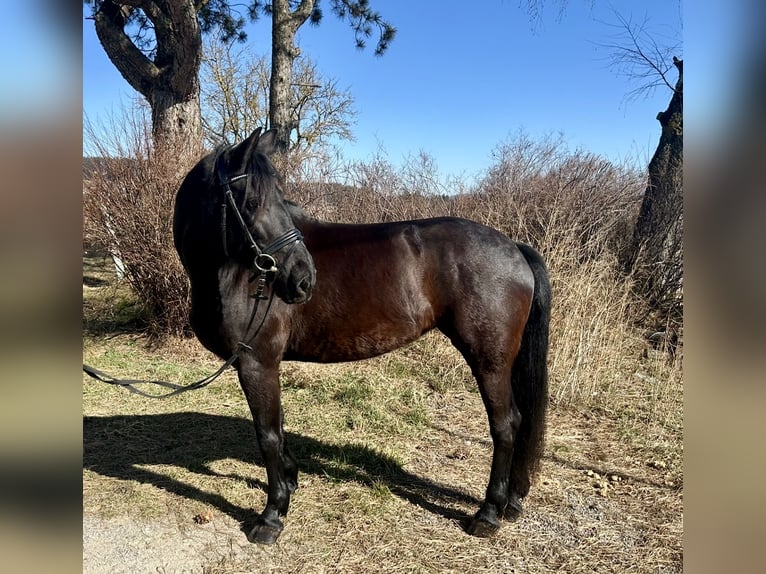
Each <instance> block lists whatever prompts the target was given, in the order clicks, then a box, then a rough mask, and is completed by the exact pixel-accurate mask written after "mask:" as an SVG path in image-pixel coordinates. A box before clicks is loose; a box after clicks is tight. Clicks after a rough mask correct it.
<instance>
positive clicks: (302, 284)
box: [298, 279, 311, 293]
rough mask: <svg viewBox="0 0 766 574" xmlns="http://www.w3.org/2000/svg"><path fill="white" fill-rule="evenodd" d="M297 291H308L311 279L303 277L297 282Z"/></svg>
mask: <svg viewBox="0 0 766 574" xmlns="http://www.w3.org/2000/svg"><path fill="white" fill-rule="evenodd" d="M298 291H300V292H301V293H308V292H309V291H311V281H309V280H308V279H303V280H302V281H301V282H300V283H298Z"/></svg>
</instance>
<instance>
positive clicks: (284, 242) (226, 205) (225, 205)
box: [82, 149, 303, 399]
mask: <svg viewBox="0 0 766 574" xmlns="http://www.w3.org/2000/svg"><path fill="white" fill-rule="evenodd" d="M223 151H224V150H223V149H220V150H219V151H218V152H217V153H216V156H215V169H216V175H217V176H218V179H219V181H220V182H221V187H222V188H223V193H224V199H223V201H222V202H221V233H222V242H223V251H224V254H225V255H226V257H228V256H229V253H228V248H227V243H228V242H227V235H226V213H227V211H228V210H229V209H231V210H232V211H233V212H234V215H235V216H236V218H237V222H238V223H239V225H240V228H241V229H242V231H243V232H244V234H245V238H246V239H247V241H248V247H249V248H250V249H251V250H252V251H253V253H254V254H255V257H254V258H253V269H252V271H253V277H252V278H251V279H250V282H252V281H254V280H256V279H257V280H258V285H257V286H256V292H255V295H253V296H252V297H253V298H254V299H255V305H253V312H252V313H251V314H250V320H249V321H248V323H247V328H246V329H245V335H247V333H248V332H249V331H250V328H251V327H252V326H253V322H254V321H255V316H256V314H257V313H258V307H259V306H260V302H261V301H265V300H268V304H267V306H266V312H265V313H264V314H263V318H262V319H261V322H260V324H259V325H258V328H257V329H256V330H255V332H254V333H253V334H252V335H251V336H250V337H245V339H246V342H243V341H239V342H238V343H237V349H236V350H235V351H234V353H233V354H232V355H231V357H229V358H228V359H227V360H226V362H224V364H223V365H221V366H220V367H219V368H218V370H217V371H215V372H214V373H212V374H210V375H208V376H206V377H204V378H202V379H200V380H198V381H195V382H193V383H189V384H188V385H179V384H176V383H171V382H168V381H152V380H141V379H119V378H117V377H113V376H112V375H109V374H107V373H105V372H103V371H100V370H98V369H96V368H94V367H91V366H90V365H86V364H85V363H83V365H82V370H83V372H84V373H85V374H87V375H88V376H90V377H92V378H94V379H96V380H98V381H101V382H103V383H107V384H109V385H117V386H120V387H124V388H126V389H128V390H129V391H130V392H131V393H135V394H138V395H141V396H144V397H148V398H152V399H165V398H168V397H172V396H173V395H178V394H180V393H184V392H186V391H193V390H195V389H201V388H202V387H206V386H207V385H209V384H210V383H212V382H213V381H215V380H216V379H217V378H218V377H220V376H221V375H222V374H223V372H224V371H225V370H226V369H228V368H229V367H231V366H232V365H233V364H234V362H235V361H236V360H237V359H238V358H239V356H240V354H242V352H244V351H252V350H253V348H252V347H251V346H250V343H252V341H253V340H254V339H255V337H256V336H258V333H260V331H261V328H262V327H263V324H264V323H265V322H266V317H267V316H268V314H269V311H270V310H271V304H272V302H273V301H274V289H273V288H272V289H271V293H270V294H269V295H268V296H265V295H264V294H263V292H264V290H265V288H266V284H267V283H268V282H269V281H270V280H273V279H274V278H275V277H276V273H277V271H279V268H278V267H277V260H276V259H275V257H274V255H276V254H277V253H278V252H279V251H281V250H282V249H284V248H285V247H287V246H288V245H290V246H291V248H290V251H288V253H287V256H289V255H290V253H292V250H293V249H294V248H295V246H296V245H297V244H298V242H300V241H303V235H302V234H301V232H300V231H299V230H298V229H296V228H293V229H290V230H288V231H286V232H285V233H283V234H282V235H280V236H279V237H277V238H276V239H274V240H272V241H271V242H270V243H268V244H267V245H266V247H264V248H263V249H261V248H260V247H259V246H258V244H257V243H256V242H255V239H254V238H253V234H252V233H251V232H250V229H249V228H248V226H247V223H246V222H245V219H244V217H242V212H241V211H240V210H239V208H238V207H237V203H236V201H234V194H233V193H232V190H231V185H230V184H231V182H233V181H237V180H239V179H243V178H247V177H248V176H249V174H247V173H244V174H241V175H237V176H234V177H232V178H227V177H226V174H225V172H224V170H223V166H222V165H221V164H222V163H223V162H222V161H221V154H222V152H223ZM285 258H287V257H285ZM139 384H150V385H157V386H160V387H164V388H166V389H171V391H170V392H169V393H165V394H161V395H155V394H152V393H147V392H146V391H143V390H141V389H139V388H138V387H137V386H136V385H139Z"/></svg>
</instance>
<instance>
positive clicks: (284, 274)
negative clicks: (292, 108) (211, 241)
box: [213, 128, 316, 303]
mask: <svg viewBox="0 0 766 574" xmlns="http://www.w3.org/2000/svg"><path fill="white" fill-rule="evenodd" d="M275 133H276V132H275V131H273V130H269V131H267V132H265V133H264V134H262V135H261V130H260V128H259V129H257V130H255V131H254V132H253V133H252V135H251V136H250V137H249V138H247V139H246V140H244V141H243V142H241V143H239V144H237V145H235V146H232V147H230V148H226V149H222V150H219V152H218V153H216V154H215V156H214V158H215V159H214V165H213V169H214V170H215V179H216V182H217V184H218V185H219V186H220V189H221V201H222V204H221V205H222V225H223V226H224V233H223V242H224V250H225V251H227V252H228V253H230V254H231V256H232V257H234V258H236V259H238V260H240V261H242V262H243V264H245V265H254V266H255V269H256V270H259V269H263V270H264V271H266V270H269V271H271V272H275V273H276V277H275V279H274V289H275V292H276V294H277V295H279V296H280V297H281V298H282V299H283V300H284V301H285V302H287V303H304V302H306V301H308V300H309V299H310V298H311V292H312V290H313V288H314V285H315V284H316V269H315V267H314V261H313V259H312V258H311V255H310V254H309V252H308V249H307V248H306V246H305V245H304V243H303V241H302V235H301V233H300V231H298V230H297V229H296V228H295V224H294V223H293V220H292V218H291V216H290V213H289V211H288V209H287V206H286V205H285V198H284V194H283V191H282V180H281V178H280V177H279V175H278V174H277V172H276V170H275V169H274V166H273V165H272V163H271V161H270V160H269V156H270V155H271V154H272V153H273V152H274V149H275V147H274V139H275Z"/></svg>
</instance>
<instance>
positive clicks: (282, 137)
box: [269, 0, 314, 152]
mask: <svg viewBox="0 0 766 574" xmlns="http://www.w3.org/2000/svg"><path fill="white" fill-rule="evenodd" d="M313 9H314V0H302V1H301V3H300V5H298V7H297V8H296V9H295V11H293V12H291V11H290V2H289V0H273V2H272V9H271V10H272V11H271V27H272V31H271V87H270V89H269V123H270V124H271V125H270V126H269V127H271V129H274V130H276V131H277V139H276V146H277V150H278V151H281V152H286V151H287V150H288V149H289V148H290V134H291V133H292V131H293V129H295V125H294V121H293V117H292V111H291V106H290V89H291V87H290V85H291V83H292V79H293V62H294V61H295V59H296V58H297V57H298V56H299V55H300V53H301V52H300V49H299V48H298V47H297V46H296V45H295V34H296V32H297V31H298V28H300V27H301V25H302V24H303V23H304V22H305V21H306V20H307V19H308V17H309V16H310V15H311V12H312V10H313Z"/></svg>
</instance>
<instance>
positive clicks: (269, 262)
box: [215, 150, 303, 278]
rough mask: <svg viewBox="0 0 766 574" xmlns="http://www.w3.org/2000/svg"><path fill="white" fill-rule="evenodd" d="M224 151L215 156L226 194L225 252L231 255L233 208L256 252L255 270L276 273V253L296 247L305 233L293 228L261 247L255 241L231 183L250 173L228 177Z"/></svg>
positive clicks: (223, 208) (223, 212) (223, 215)
mask: <svg viewBox="0 0 766 574" xmlns="http://www.w3.org/2000/svg"><path fill="white" fill-rule="evenodd" d="M223 151H224V150H219V151H218V153H217V155H216V157H215V170H216V175H217V176H218V180H219V181H220V182H221V187H222V188H223V194H224V198H223V201H222V202H221V239H222V241H223V252H224V254H225V255H226V256H227V257H228V256H229V250H228V245H227V244H228V242H227V237H226V214H227V212H228V210H229V209H231V210H232V211H233V212H234V215H235V216H236V218H237V221H238V222H239V226H240V228H241V229H242V232H243V233H244V234H245V238H246V239H247V241H248V243H249V245H248V247H249V248H250V249H251V250H252V252H253V253H254V254H255V257H254V259H253V267H254V271H255V272H256V273H257V274H259V275H260V276H261V277H262V278H265V276H266V274H267V273H276V272H277V270H278V267H277V261H276V259H275V258H274V255H276V254H277V253H278V252H279V251H281V250H282V249H284V248H285V247H287V246H288V245H293V247H294V246H295V245H294V244H297V243H298V242H299V241H303V235H302V234H301V232H300V231H299V230H298V229H296V228H292V229H289V230H288V231H286V232H285V233H283V234H282V235H280V236H279V237H277V238H276V239H274V240H272V241H271V242H270V243H268V244H267V245H266V246H265V247H263V248H261V247H259V246H258V244H257V243H256V242H255V239H254V238H253V234H252V233H250V229H249V228H248V226H247V223H245V219H244V217H242V212H241V211H240V209H239V208H238V207H237V202H236V201H234V194H233V193H232V191H231V185H230V184H231V183H232V182H234V181H237V180H238V179H243V178H246V177H248V176H249V175H250V174H247V173H243V174H241V175H237V176H234V177H232V178H229V177H227V175H226V173H225V171H224V166H223V159H222V156H223ZM243 201H244V200H243Z"/></svg>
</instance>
